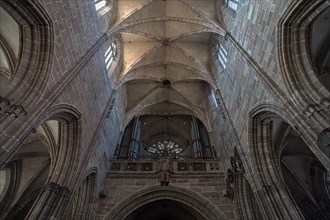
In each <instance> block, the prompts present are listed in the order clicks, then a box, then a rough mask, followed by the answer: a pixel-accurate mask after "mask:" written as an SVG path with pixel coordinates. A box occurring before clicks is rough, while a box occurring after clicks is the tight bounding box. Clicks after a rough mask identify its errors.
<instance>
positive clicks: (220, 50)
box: [217, 44, 227, 69]
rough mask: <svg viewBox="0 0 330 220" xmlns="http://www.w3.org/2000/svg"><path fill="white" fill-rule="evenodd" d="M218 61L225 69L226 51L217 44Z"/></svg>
mask: <svg viewBox="0 0 330 220" xmlns="http://www.w3.org/2000/svg"><path fill="white" fill-rule="evenodd" d="M217 54H218V60H219V62H220V64H221V66H222V67H223V68H224V69H226V64H227V51H226V50H225V48H224V47H223V46H222V45H221V44H219V46H218V52H217Z"/></svg>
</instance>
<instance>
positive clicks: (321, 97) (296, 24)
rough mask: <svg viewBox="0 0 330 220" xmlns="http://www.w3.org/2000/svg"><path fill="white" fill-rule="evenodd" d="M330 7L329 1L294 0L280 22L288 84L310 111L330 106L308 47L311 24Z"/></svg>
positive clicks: (282, 61)
mask: <svg viewBox="0 0 330 220" xmlns="http://www.w3.org/2000/svg"><path fill="white" fill-rule="evenodd" d="M328 7H329V1H326V0H319V1H304V0H299V1H294V2H292V4H291V5H290V6H289V8H288V9H287V10H286V11H285V13H284V15H283V16H282V18H281V20H280V21H279V25H278V26H279V34H278V39H279V40H278V42H279V44H278V49H279V61H280V69H282V75H283V79H284V82H285V85H286V87H287V89H288V91H289V95H290V96H292V97H293V99H294V101H295V103H296V104H297V105H301V107H302V108H303V109H304V110H306V111H307V112H308V113H310V114H312V112H313V111H320V108H321V109H322V108H323V109H324V110H327V109H328V108H329V107H330V101H329V98H330V93H329V91H328V90H327V89H326V88H325V87H324V86H323V85H322V84H321V83H320V81H319V79H318V77H317V75H316V73H315V70H314V68H313V65H312V61H311V59H310V56H309V54H310V53H309V49H308V40H309V37H308V30H309V28H310V24H311V23H312V21H313V20H315V19H316V17H317V16H318V15H319V14H320V13H321V12H322V11H324V10H325V9H326V8H328ZM308 107H309V108H313V109H312V110H310V109H307V108H308ZM309 111H310V112H309Z"/></svg>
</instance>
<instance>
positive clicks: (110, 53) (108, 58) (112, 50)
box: [104, 43, 116, 69]
mask: <svg viewBox="0 0 330 220" xmlns="http://www.w3.org/2000/svg"><path fill="white" fill-rule="evenodd" d="M115 56H116V44H115V43H112V44H111V45H110V46H109V48H108V49H107V51H106V52H105V54H104V59H105V64H106V66H107V69H109V67H110V65H111V63H112V62H113V59H114V57H115Z"/></svg>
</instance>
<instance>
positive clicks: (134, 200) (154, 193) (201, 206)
mask: <svg viewBox="0 0 330 220" xmlns="http://www.w3.org/2000/svg"><path fill="white" fill-rule="evenodd" d="M163 199H168V200H174V201H177V202H180V203H183V204H185V205H187V206H189V207H191V208H192V209H194V210H195V211H197V212H198V213H200V214H201V215H202V216H204V217H205V219H208V220H219V219H226V217H225V215H224V214H223V213H222V211H221V210H219V209H218V208H217V207H216V206H215V205H214V204H213V203H211V202H210V201H208V200H207V199H205V198H203V197H201V196H199V195H198V194H196V193H194V192H192V191H190V190H187V189H184V188H180V187H176V186H167V187H162V186H155V187H150V188H148V189H145V190H141V191H140V192H138V193H136V194H134V195H132V196H130V197H128V198H126V199H125V200H124V201H122V202H121V203H120V204H118V205H117V206H115V207H114V208H113V210H112V211H110V213H109V214H107V215H106V217H105V219H108V220H111V219H125V218H126V217H127V216H128V215H129V214H130V213H132V212H133V211H134V210H136V209H138V208H139V207H142V206H143V205H145V204H148V203H150V202H154V201H158V200H163Z"/></svg>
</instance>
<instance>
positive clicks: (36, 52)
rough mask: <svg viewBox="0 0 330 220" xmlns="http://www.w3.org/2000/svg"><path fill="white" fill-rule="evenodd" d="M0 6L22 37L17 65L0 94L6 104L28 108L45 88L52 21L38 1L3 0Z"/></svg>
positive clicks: (51, 59)
mask: <svg viewBox="0 0 330 220" xmlns="http://www.w3.org/2000/svg"><path fill="white" fill-rule="evenodd" d="M0 6H1V7H2V8H3V9H4V10H5V11H6V12H7V13H8V14H9V15H10V16H12V17H13V19H14V20H15V21H16V22H17V24H18V25H19V26H20V31H21V36H22V38H21V45H20V48H21V49H20V55H19V57H18V61H17V66H16V68H15V70H14V72H13V73H12V74H11V75H10V81H9V82H8V85H7V86H6V87H5V88H4V91H3V94H1V96H3V97H5V98H6V99H7V100H9V105H10V104H12V103H11V102H13V103H19V105H22V106H24V107H23V108H24V109H28V107H30V106H35V104H34V103H35V100H36V99H38V98H39V97H40V95H41V94H43V91H44V89H45V88H46V83H47V81H48V77H49V73H50V68H51V66H52V61H53V58H52V57H53V48H54V34H53V32H54V30H53V22H52V20H51V18H50V16H49V15H48V14H47V12H46V11H45V9H44V8H43V7H42V5H41V4H40V3H39V2H38V1H25V0H14V1H12V0H5V1H1V2H0Z"/></svg>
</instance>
